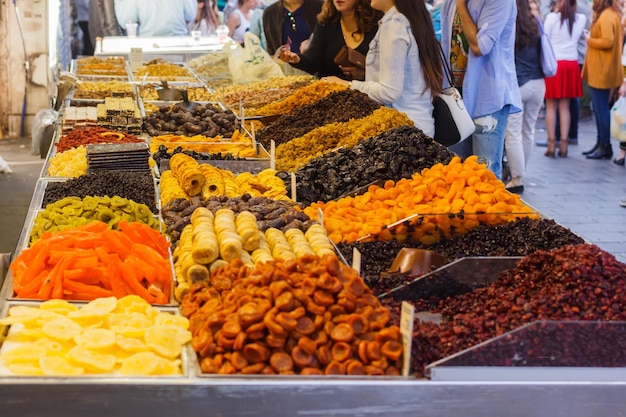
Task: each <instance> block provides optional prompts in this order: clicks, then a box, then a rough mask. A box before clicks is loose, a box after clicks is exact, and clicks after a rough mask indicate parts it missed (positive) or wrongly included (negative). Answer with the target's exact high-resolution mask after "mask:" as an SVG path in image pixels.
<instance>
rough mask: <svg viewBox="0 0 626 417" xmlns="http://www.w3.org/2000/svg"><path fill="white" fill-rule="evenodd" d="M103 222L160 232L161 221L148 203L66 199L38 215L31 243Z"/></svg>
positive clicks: (101, 199)
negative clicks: (138, 225)
mask: <svg viewBox="0 0 626 417" xmlns="http://www.w3.org/2000/svg"><path fill="white" fill-rule="evenodd" d="M96 220H97V221H101V222H104V223H106V224H107V226H108V227H109V228H110V229H117V228H118V225H119V222H120V221H122V220H124V221H126V222H129V223H130V222H140V223H144V224H146V225H148V226H150V227H152V228H153V229H155V230H159V228H160V224H159V221H158V220H157V219H156V218H155V217H154V216H153V215H152V212H151V211H150V208H149V207H148V206H146V205H145V204H138V203H135V202H134V201H132V200H128V199H126V198H122V197H118V196H113V197H91V196H87V197H85V198H79V197H65V198H63V199H61V200H58V201H55V202H54V203H50V204H48V205H46V209H45V210H43V211H41V212H39V213H37V217H35V221H34V223H33V228H32V229H31V231H30V244H33V243H34V242H35V241H37V240H38V239H39V238H40V237H41V236H42V235H43V234H44V233H46V232H56V231H58V230H62V229H69V228H72V227H76V226H81V225H83V224H87V223H89V222H92V221H96Z"/></svg>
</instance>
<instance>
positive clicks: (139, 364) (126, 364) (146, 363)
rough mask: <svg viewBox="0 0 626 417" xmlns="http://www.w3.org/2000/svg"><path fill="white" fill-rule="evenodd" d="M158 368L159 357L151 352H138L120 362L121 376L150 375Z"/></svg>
mask: <svg viewBox="0 0 626 417" xmlns="http://www.w3.org/2000/svg"><path fill="white" fill-rule="evenodd" d="M158 366H159V357H158V356H157V355H155V354H154V353H152V352H139V353H135V354H134V355H131V356H129V357H128V358H126V359H124V360H123V361H122V366H121V367H120V374H122V375H152V374H153V373H154V372H155V371H156V370H157V368H158Z"/></svg>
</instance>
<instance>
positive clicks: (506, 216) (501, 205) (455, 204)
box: [305, 156, 538, 244]
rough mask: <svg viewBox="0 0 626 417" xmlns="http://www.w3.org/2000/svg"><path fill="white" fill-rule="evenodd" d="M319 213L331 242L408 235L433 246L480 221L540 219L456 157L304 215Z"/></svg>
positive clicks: (485, 172)
mask: <svg viewBox="0 0 626 417" xmlns="http://www.w3.org/2000/svg"><path fill="white" fill-rule="evenodd" d="M318 209H321V210H323V212H324V227H326V230H328V232H329V236H330V238H331V240H333V242H335V243H339V242H346V243H350V242H354V241H356V240H357V239H360V238H365V237H366V236H369V235H374V236H375V237H376V238H377V239H379V240H391V239H397V240H400V241H403V240H405V239H406V238H407V237H408V236H409V235H411V236H412V238H413V239H414V240H416V241H420V242H422V243H424V244H433V243H435V242H437V241H438V240H439V239H441V237H442V236H449V235H450V233H459V234H464V233H466V232H467V231H469V230H472V229H474V228H475V227H477V226H478V225H479V223H480V222H484V223H486V224H493V225H495V224H502V223H507V222H510V221H514V220H515V219H517V218H519V217H531V218H538V215H537V213H536V212H534V211H533V210H532V209H531V208H530V207H528V206H526V205H525V204H524V203H523V202H522V201H521V200H520V198H519V196H518V195H516V194H512V193H509V192H508V191H507V190H506V189H505V188H504V183H503V182H502V181H500V180H498V179H497V178H496V176H495V175H494V174H493V172H492V171H490V170H489V169H487V167H486V166H485V164H479V163H478V158H477V157H476V156H470V157H469V158H467V159H466V160H465V161H463V162H461V159H460V158H459V157H458V156H455V157H454V158H452V160H451V161H450V163H449V164H447V165H443V164H436V165H434V166H432V167H431V168H425V169H424V170H423V171H422V172H421V174H415V175H413V177H412V178H411V179H402V180H400V181H398V182H397V183H394V182H393V181H387V182H386V183H385V186H384V187H378V186H371V187H370V188H369V190H368V191H367V192H366V193H365V194H363V195H359V196H356V197H345V198H341V199H339V200H337V201H330V202H328V203H323V202H320V203H313V204H312V205H310V206H309V207H307V208H306V209H305V213H307V214H308V215H309V216H310V217H311V218H313V219H317V216H318V214H317V213H318ZM409 216H413V217H412V219H411V220H410V221H408V222H405V223H402V224H400V225H398V226H397V227H394V228H387V227H386V226H387V225H389V224H392V223H396V222H397V221H399V220H402V219H405V218H407V217H409ZM374 236H373V237H374Z"/></svg>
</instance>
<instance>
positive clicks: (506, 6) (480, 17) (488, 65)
mask: <svg viewBox="0 0 626 417" xmlns="http://www.w3.org/2000/svg"><path fill="white" fill-rule="evenodd" d="M467 9H468V11H469V14H470V16H471V17H472V20H474V22H475V23H476V26H477V27H478V47H479V48H480V51H481V52H482V56H476V55H474V53H473V52H472V51H471V50H470V51H469V56H468V62H467V70H466V72H465V78H464V80H463V101H464V102H465V106H466V107H467V110H468V112H469V114H470V115H471V116H472V118H474V119H475V118H477V117H481V116H486V115H488V114H492V113H495V112H497V111H498V110H500V109H502V108H504V106H506V105H510V106H511V107H510V108H509V113H517V112H519V111H521V108H522V100H521V97H520V92H519V87H518V85H517V76H516V73H515V19H516V17H517V5H516V3H515V0H468V1H467ZM455 12H456V2H455V0H446V2H445V3H444V4H443V8H442V11H441V21H442V23H441V27H442V32H441V46H442V48H443V51H444V56H445V58H446V59H447V60H448V62H449V60H450V36H451V32H452V20H453V18H454V14H455ZM444 84H445V86H447V85H448V81H447V80H444Z"/></svg>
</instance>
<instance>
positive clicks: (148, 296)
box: [10, 220, 172, 304]
mask: <svg viewBox="0 0 626 417" xmlns="http://www.w3.org/2000/svg"><path fill="white" fill-rule="evenodd" d="M168 248H169V243H168V241H167V239H166V238H165V236H163V235H161V234H160V233H159V232H158V231H156V230H154V229H152V228H150V227H149V226H147V225H145V224H141V223H126V222H125V221H124V220H122V221H120V222H119V230H111V229H109V228H108V226H107V224H106V223H104V222H101V221H94V222H91V223H87V224H85V225H82V226H77V227H74V228H71V229H63V230H59V231H58V232H54V233H50V232H46V233H44V234H43V235H42V236H41V238H40V239H39V240H37V241H36V242H35V243H34V244H33V245H32V246H31V247H29V248H28V249H25V250H23V251H22V252H20V254H19V256H17V257H16V258H15V260H14V261H13V262H12V263H11V265H10V269H11V272H12V273H13V291H14V292H15V293H16V294H17V297H18V298H35V299H39V300H47V299H51V298H62V299H67V300H93V299H96V298H100V297H111V296H115V297H117V298H121V297H123V296H125V295H129V294H136V295H139V296H140V297H141V298H143V299H144V300H146V301H148V302H149V303H155V304H167V303H168V302H169V301H170V293H171V290H172V272H171V265H170V261H169V252H168Z"/></svg>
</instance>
